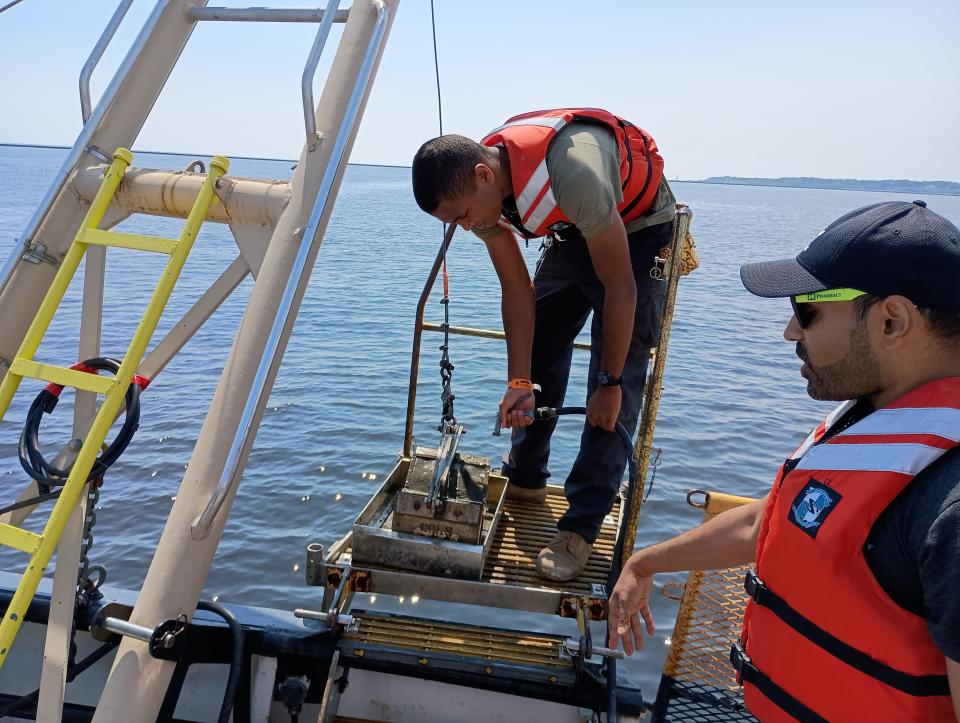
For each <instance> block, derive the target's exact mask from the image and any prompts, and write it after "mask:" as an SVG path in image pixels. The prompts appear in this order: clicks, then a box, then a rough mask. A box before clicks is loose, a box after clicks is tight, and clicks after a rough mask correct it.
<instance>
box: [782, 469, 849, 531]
mask: <svg viewBox="0 0 960 723" xmlns="http://www.w3.org/2000/svg"><path fill="white" fill-rule="evenodd" d="M840 500H841V496H840V494H838V493H837V492H836V491H835V490H832V489H830V488H829V487H827V486H826V485H825V484H823V483H822V482H817V480H815V479H813V477H811V478H810V481H809V482H807V484H806V485H804V487H803V489H802V490H800V494H798V495H797V496H796V497H795V498H794V500H793V504H792V505H790V514H789V515H787V518H788V519H789V520H790V521H791V522H792V523H793V524H795V525H796V526H797V527H799V528H800V529H801V530H803V531H804V532H806V533H807V534H808V535H810V537H813V538H816V537H817V533H818V532H819V531H820V526H821V525H822V524H823V523H824V522H825V521H826V519H827V517H828V516H829V515H830V513H831V512H833V510H834V509H836V506H837V503H838V502H840Z"/></svg>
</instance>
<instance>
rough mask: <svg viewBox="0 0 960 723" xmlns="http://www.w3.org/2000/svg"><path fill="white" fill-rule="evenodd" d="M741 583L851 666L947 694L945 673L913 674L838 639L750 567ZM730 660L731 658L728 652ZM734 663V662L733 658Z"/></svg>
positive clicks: (892, 682) (899, 684)
mask: <svg viewBox="0 0 960 723" xmlns="http://www.w3.org/2000/svg"><path fill="white" fill-rule="evenodd" d="M743 587H744V589H745V590H746V591H747V594H748V595H749V596H750V597H752V598H753V600H754V602H755V603H756V604H757V605H760V606H762V607H764V608H766V609H767V610H769V611H770V612H772V613H773V614H774V615H776V616H777V617H778V618H779V619H780V620H781V621H782V622H783V623H784V624H785V625H787V626H788V627H791V628H793V630H795V631H796V632H798V633H799V634H800V635H802V636H803V637H805V638H806V639H807V640H809V641H810V642H811V643H813V644H814V645H816V646H818V647H819V648H821V649H822V650H824V651H826V652H827V653H829V654H830V655H832V656H833V657H835V658H837V659H838V660H841V661H843V662H844V663H846V664H847V665H849V666H850V667H852V668H854V669H855V670H858V671H860V672H861V673H863V674H865V675H868V676H870V677H872V678H874V679H876V680H878V681H880V682H881V683H883V684H885V685H889V686H890V687H891V688H894V689H896V690H899V691H901V692H903V693H906V694H908V695H915V696H934V695H950V688H949V686H948V682H947V676H946V675H938V674H928V675H914V674H911V673H905V672H903V671H901V670H897V669H896V668H893V667H891V666H889V665H887V664H886V663H883V662H881V661H879V660H876V659H875V658H873V657H871V656H870V655H869V654H867V653H865V652H863V651H862V650H859V649H857V648H855V647H853V646H852V645H849V644H848V643H846V642H844V641H843V640H840V639H839V638H837V637H835V636H834V635H833V634H831V633H830V632H828V631H827V630H825V629H823V628H821V627H820V626H818V625H817V624H816V623H814V622H812V621H811V620H809V619H808V618H806V617H804V616H803V615H802V614H801V613H800V612H798V611H797V610H795V609H794V608H793V607H791V606H790V605H789V603H787V601H786V600H784V599H783V598H782V597H780V596H779V595H777V593H775V592H773V591H772V590H771V589H770V588H768V587H767V586H766V585H765V584H764V583H763V581H762V580H761V579H760V578H759V577H758V576H757V575H756V573H754V572H753V570H750V571H748V572H747V575H746V577H745V578H744V582H743ZM730 660H731V662H734V661H733V653H732V652H731V658H730ZM749 660H750V659H749V658H746V663H745V664H744V665H743V666H741V667H742V668H743V673H742V677H743V678H744V679H745V680H750V678H749V675H748V672H751V671H750V670H749V668H748V667H747V663H749ZM734 665H736V663H735V662H734ZM755 671H756V668H752V672H755Z"/></svg>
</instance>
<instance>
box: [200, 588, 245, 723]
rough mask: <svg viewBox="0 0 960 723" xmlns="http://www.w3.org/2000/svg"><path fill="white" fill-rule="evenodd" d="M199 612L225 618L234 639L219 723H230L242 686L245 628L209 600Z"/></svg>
mask: <svg viewBox="0 0 960 723" xmlns="http://www.w3.org/2000/svg"><path fill="white" fill-rule="evenodd" d="M197 610H206V611H208V612H211V613H214V614H216V615H219V616H220V617H221V618H223V620H224V622H225V623H226V624H227V627H229V628H230V635H231V637H232V638H233V656H232V657H231V659H230V674H229V676H228V677H227V688H226V690H225V691H224V693H223V703H222V704H221V705H220V716H219V717H218V718H217V723H229V721H230V711H232V710H233V700H234V698H236V697H237V687H238V686H239V685H240V672H241V671H242V670H243V628H242V627H241V626H240V621H239V620H237V618H236V616H235V615H234V614H233V613H232V612H230V611H229V610H227V608H225V607H224V606H223V605H218V604H217V603H215V602H210V601H208V600H200V601H199V602H198V603H197Z"/></svg>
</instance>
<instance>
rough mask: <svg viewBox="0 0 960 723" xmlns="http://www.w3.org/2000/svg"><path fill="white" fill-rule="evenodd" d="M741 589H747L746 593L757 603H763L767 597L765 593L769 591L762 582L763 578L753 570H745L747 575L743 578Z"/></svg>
mask: <svg viewBox="0 0 960 723" xmlns="http://www.w3.org/2000/svg"><path fill="white" fill-rule="evenodd" d="M743 589H744V590H746V591H747V595H749V596H750V597H752V598H753V599H754V602H756V603H757V605H763V604H764V601H765V600H766V599H767V593H769V592H770V589H769V588H768V587H767V586H766V585H764V584H763V580H761V579H760V578H759V577H758V576H757V574H756V573H755V572H754V571H753V570H747V575H746V577H745V578H744V579H743Z"/></svg>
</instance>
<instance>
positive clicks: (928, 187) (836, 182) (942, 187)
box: [703, 176, 960, 196]
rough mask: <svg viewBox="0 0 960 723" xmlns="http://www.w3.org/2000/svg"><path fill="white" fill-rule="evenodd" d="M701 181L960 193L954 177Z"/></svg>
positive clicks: (726, 178)
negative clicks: (931, 179) (953, 179)
mask: <svg viewBox="0 0 960 723" xmlns="http://www.w3.org/2000/svg"><path fill="white" fill-rule="evenodd" d="M703 180H704V183H730V184H737V185H745V186H790V187H794V188H827V189H837V190H845V191H899V192H905V193H939V194H946V195H951V196H960V183H956V182H955V181H911V180H909V179H906V178H889V179H886V180H882V181H867V180H863V179H859V178H814V177H812V176H783V177H781V178H743V177H740V176H710V177H709V178H705V179H703Z"/></svg>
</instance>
